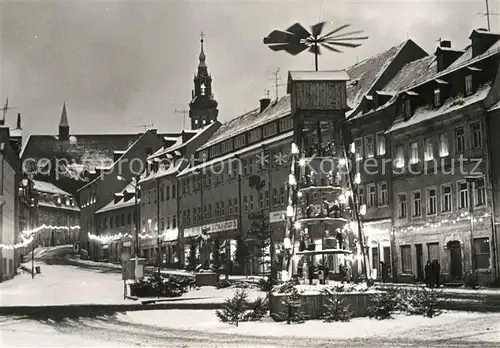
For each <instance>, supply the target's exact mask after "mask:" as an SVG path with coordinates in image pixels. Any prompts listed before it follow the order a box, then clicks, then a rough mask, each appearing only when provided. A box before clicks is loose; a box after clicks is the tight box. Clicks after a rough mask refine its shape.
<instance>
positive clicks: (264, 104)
mask: <svg viewBox="0 0 500 348" xmlns="http://www.w3.org/2000/svg"><path fill="white" fill-rule="evenodd" d="M259 101H260V112H263V111H264V110H266V109H267V107H268V106H269V104H271V99H270V98H262V99H261V100H259Z"/></svg>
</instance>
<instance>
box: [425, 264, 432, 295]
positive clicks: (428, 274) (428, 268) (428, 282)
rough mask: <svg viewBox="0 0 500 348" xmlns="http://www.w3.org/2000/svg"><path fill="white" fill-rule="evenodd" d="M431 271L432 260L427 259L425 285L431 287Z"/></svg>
mask: <svg viewBox="0 0 500 348" xmlns="http://www.w3.org/2000/svg"><path fill="white" fill-rule="evenodd" d="M431 272H432V265H431V260H427V263H426V264H425V267H424V274H425V285H426V286H427V287H428V288H430V287H431Z"/></svg>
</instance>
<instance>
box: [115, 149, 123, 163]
mask: <svg viewBox="0 0 500 348" xmlns="http://www.w3.org/2000/svg"><path fill="white" fill-rule="evenodd" d="M122 155H123V151H113V162H116V161H118V159H120V157H122Z"/></svg>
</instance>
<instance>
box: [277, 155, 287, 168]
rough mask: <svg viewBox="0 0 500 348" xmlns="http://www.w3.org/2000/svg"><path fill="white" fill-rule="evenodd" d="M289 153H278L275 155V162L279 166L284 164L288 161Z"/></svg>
mask: <svg viewBox="0 0 500 348" xmlns="http://www.w3.org/2000/svg"><path fill="white" fill-rule="evenodd" d="M287 156H288V155H287V154H286V153H282V152H280V153H278V154H275V155H274V163H275V164H276V165H278V166H282V165H284V164H286V163H287Z"/></svg>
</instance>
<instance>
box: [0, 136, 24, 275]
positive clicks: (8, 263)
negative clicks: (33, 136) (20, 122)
mask: <svg viewBox="0 0 500 348" xmlns="http://www.w3.org/2000/svg"><path fill="white" fill-rule="evenodd" d="M19 168H20V161H19V158H18V156H17V153H16V150H15V149H14V147H13V146H11V142H10V132H9V129H8V128H6V127H1V128H0V244H1V248H0V281H4V280H6V279H10V278H12V277H13V276H14V275H15V274H16V269H17V267H18V265H19V258H18V255H17V250H16V249H14V248H13V247H12V246H13V245H15V244H17V243H18V242H19V240H18V239H19V233H18V232H19V196H18V192H17V191H18V188H19Z"/></svg>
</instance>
